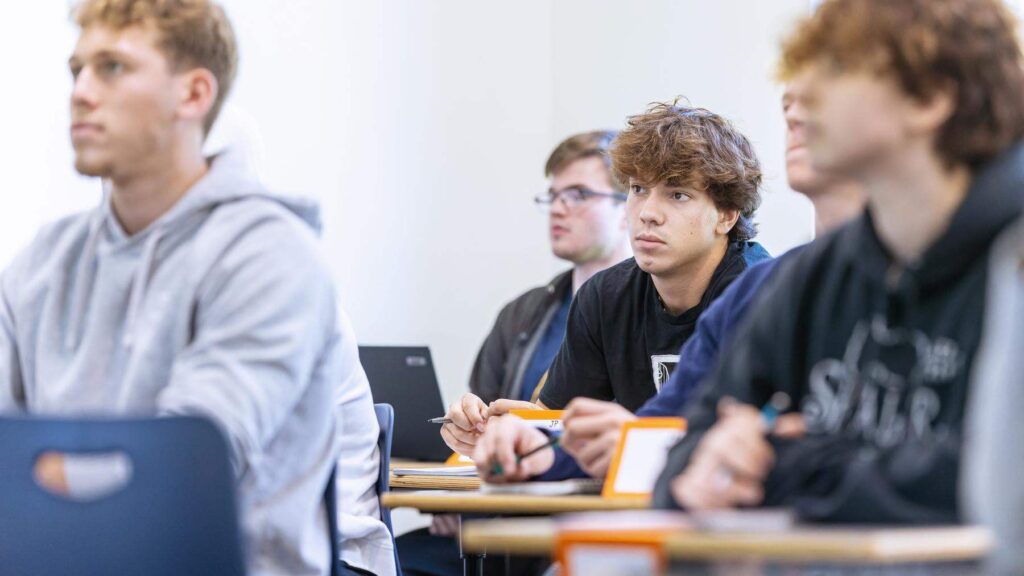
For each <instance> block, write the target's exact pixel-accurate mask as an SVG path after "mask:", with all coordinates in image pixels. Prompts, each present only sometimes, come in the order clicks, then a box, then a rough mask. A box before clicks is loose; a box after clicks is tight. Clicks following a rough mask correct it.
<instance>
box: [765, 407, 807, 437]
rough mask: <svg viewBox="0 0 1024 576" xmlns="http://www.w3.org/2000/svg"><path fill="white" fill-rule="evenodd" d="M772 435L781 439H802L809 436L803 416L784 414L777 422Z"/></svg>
mask: <svg viewBox="0 0 1024 576" xmlns="http://www.w3.org/2000/svg"><path fill="white" fill-rule="evenodd" d="M772 434H773V435H775V436H778V437H779V438H802V437H804V436H805V435H806V434H807V424H806V423H805V422H804V418H803V416H802V415H801V414H799V413H796V412H793V413H790V414H783V415H782V416H779V417H778V419H777V420H775V427H774V429H773V430H772Z"/></svg>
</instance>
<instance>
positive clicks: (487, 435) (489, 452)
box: [472, 431, 494, 481]
mask: <svg viewBox="0 0 1024 576" xmlns="http://www.w3.org/2000/svg"><path fill="white" fill-rule="evenodd" d="M472 459H473V462H474V463H475V464H476V470H477V473H478V474H479V476H480V478H481V479H484V480H487V481H490V477H491V476H492V475H493V474H492V472H491V470H492V467H493V462H494V434H493V432H490V431H488V432H484V434H483V435H482V436H480V439H479V441H478V442H477V443H476V449H475V450H474V451H473V456H472Z"/></svg>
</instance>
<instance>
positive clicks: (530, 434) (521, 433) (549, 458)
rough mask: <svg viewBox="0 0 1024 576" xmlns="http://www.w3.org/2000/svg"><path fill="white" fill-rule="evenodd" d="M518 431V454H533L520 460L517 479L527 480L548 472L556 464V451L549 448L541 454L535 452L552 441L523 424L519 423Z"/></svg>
mask: <svg viewBox="0 0 1024 576" xmlns="http://www.w3.org/2000/svg"><path fill="white" fill-rule="evenodd" d="M516 429H517V433H516V446H515V452H516V454H528V453H531V452H532V454H530V456H528V457H526V458H521V459H520V460H519V463H518V469H517V474H516V476H517V478H519V479H521V480H526V479H528V478H529V477H531V476H534V475H536V474H542V473H544V472H547V471H548V470H549V469H550V468H551V466H552V465H553V464H554V460H555V455H554V450H552V449H550V448H547V449H544V450H541V451H539V452H533V451H534V450H536V449H538V448H540V447H541V446H545V445H548V444H549V441H550V440H549V438H548V436H547V435H546V434H544V433H543V432H541V431H540V430H537V429H536V428H534V427H532V426H528V425H525V424H523V423H517V425H516Z"/></svg>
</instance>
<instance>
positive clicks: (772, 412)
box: [715, 392, 791, 490]
mask: <svg viewBox="0 0 1024 576" xmlns="http://www.w3.org/2000/svg"><path fill="white" fill-rule="evenodd" d="M790 402H791V401H790V399H789V394H786V393H785V392H776V393H775V394H772V397H771V399H769V400H768V402H767V403H766V404H765V405H764V406H762V407H761V421H762V422H764V431H765V434H767V433H769V432H771V430H772V427H773V426H775V421H776V420H778V418H779V415H781V414H782V413H783V412H785V411H786V410H787V409H788V408H789V404H790ZM732 481H733V476H732V471H730V470H727V469H724V468H720V469H719V470H718V471H717V472H716V474H715V482H716V484H718V486H719V487H720V488H721V489H723V490H724V489H725V488H727V487H728V486H729V485H730V484H732Z"/></svg>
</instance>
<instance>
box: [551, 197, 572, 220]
mask: <svg viewBox="0 0 1024 576" xmlns="http://www.w3.org/2000/svg"><path fill="white" fill-rule="evenodd" d="M569 209H570V206H569V201H568V200H566V196H565V194H555V195H554V196H553V197H552V198H551V204H550V206H549V207H548V210H549V212H550V213H551V215H552V216H556V215H557V216H565V215H566V214H568V213H569Z"/></svg>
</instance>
